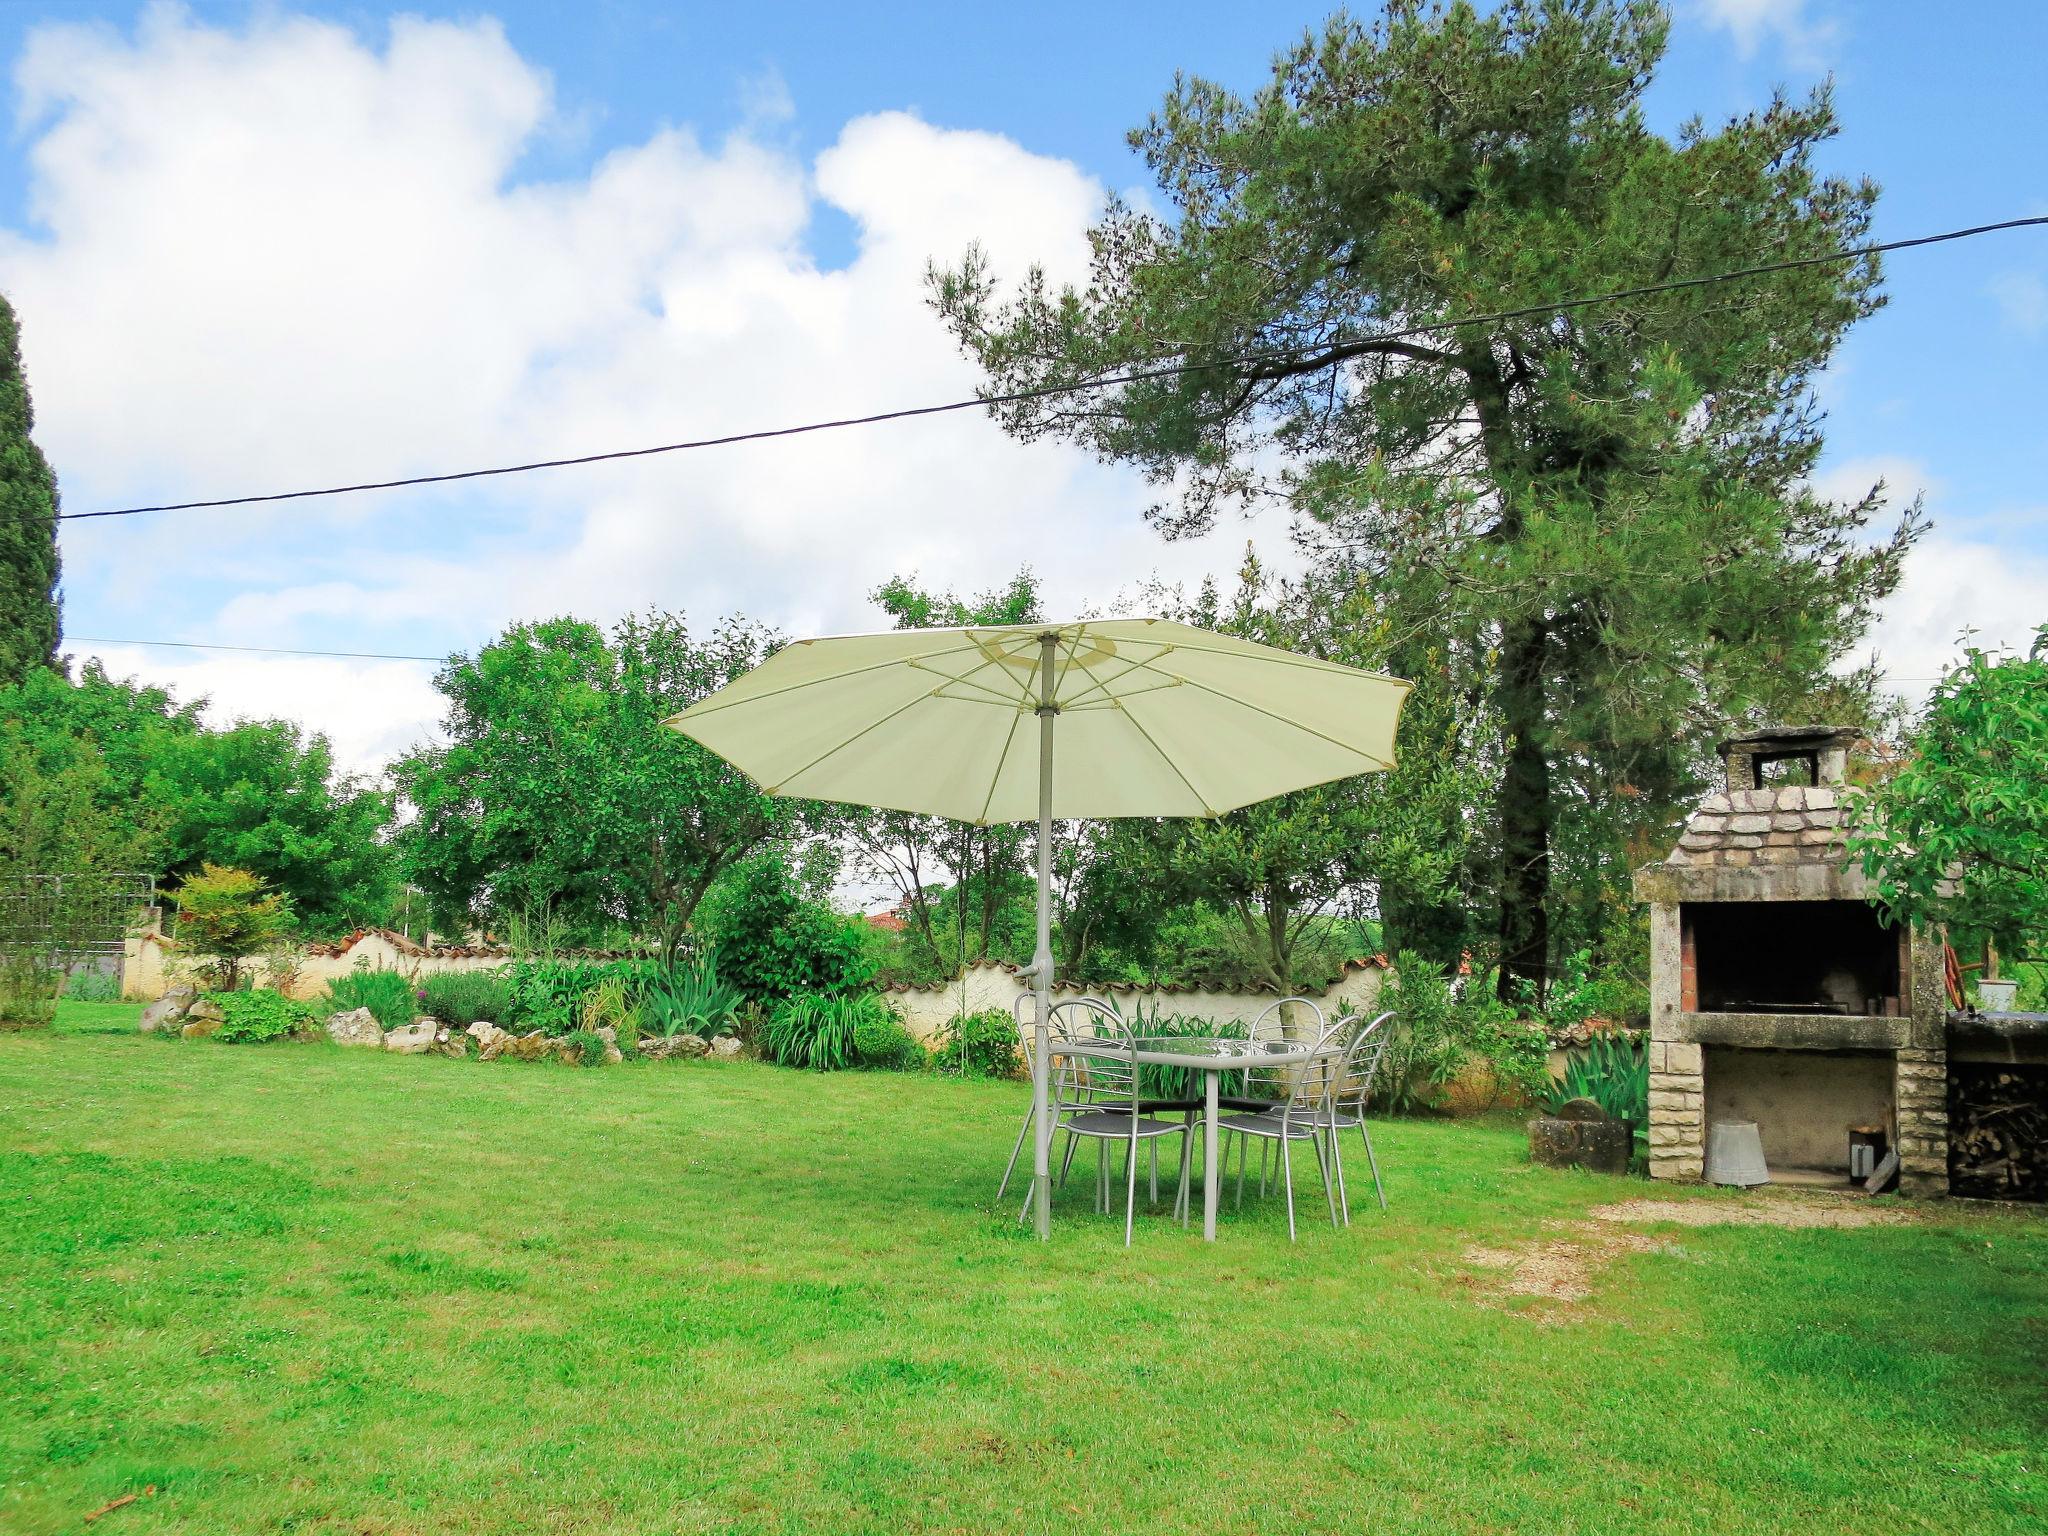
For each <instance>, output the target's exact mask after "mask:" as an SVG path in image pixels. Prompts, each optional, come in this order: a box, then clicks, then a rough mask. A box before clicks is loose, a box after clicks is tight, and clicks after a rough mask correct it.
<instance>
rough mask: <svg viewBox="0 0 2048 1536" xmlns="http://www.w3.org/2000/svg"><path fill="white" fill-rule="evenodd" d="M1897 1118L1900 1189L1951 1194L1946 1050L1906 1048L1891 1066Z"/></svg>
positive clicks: (1916, 1192)
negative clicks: (1949, 1186)
mask: <svg viewBox="0 0 2048 1536" xmlns="http://www.w3.org/2000/svg"><path fill="white" fill-rule="evenodd" d="M1893 1072H1894V1074H1895V1075H1894V1078H1893V1099H1894V1110H1893V1112H1894V1113H1895V1114H1896V1115H1897V1116H1898V1122H1899V1193H1901V1194H1905V1195H1945V1194H1947V1193H1948V1050H1947V1047H1946V1046H1945V1045H1942V1046H1927V1045H1917V1046H1908V1047H1906V1048H1904V1049H1902V1050H1901V1051H1900V1052H1899V1053H1898V1058H1897V1065H1896V1066H1895V1067H1894V1068H1893Z"/></svg>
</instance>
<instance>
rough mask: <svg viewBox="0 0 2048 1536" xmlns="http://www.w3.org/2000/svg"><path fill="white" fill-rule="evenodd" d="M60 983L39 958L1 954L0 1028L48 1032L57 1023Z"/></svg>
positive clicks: (10, 952) (20, 951)
mask: <svg viewBox="0 0 2048 1536" xmlns="http://www.w3.org/2000/svg"><path fill="white" fill-rule="evenodd" d="M63 981H64V978H63V977H62V976H61V975H60V974H58V972H57V971H56V970H55V969H54V968H53V967H51V966H50V965H48V964H47V963H46V962H45V961H44V960H43V958H42V957H41V956H39V955H35V954H32V953H30V952H29V951H27V950H24V949H10V950H4V951H0V1029H48V1028H49V1027H50V1026H51V1025H52V1024H54V1023H55V1022H56V1020H57V993H58V991H59V989H60V988H61V987H62V986H63Z"/></svg>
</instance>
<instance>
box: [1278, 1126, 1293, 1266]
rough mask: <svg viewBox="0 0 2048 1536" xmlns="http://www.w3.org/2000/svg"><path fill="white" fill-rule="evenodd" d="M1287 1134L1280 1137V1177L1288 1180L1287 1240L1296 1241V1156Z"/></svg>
mask: <svg viewBox="0 0 2048 1536" xmlns="http://www.w3.org/2000/svg"><path fill="white" fill-rule="evenodd" d="M1288 1140H1289V1138H1287V1137H1286V1136H1282V1137H1281V1138H1280V1177H1281V1178H1282V1179H1284V1180H1286V1182H1287V1241H1289V1242H1290V1243H1291V1242H1293V1241H1294V1158H1293V1156H1292V1155H1291V1154H1290V1152H1289V1150H1288V1145H1287V1143H1288Z"/></svg>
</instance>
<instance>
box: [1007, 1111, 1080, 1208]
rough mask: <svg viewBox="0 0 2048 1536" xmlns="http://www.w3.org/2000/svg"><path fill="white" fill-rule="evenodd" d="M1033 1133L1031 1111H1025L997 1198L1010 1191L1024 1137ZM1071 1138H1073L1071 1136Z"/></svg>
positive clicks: (1022, 1148)
mask: <svg viewBox="0 0 2048 1536" xmlns="http://www.w3.org/2000/svg"><path fill="white" fill-rule="evenodd" d="M1030 1134H1031V1111H1030V1110H1028V1109H1027V1110H1025V1111H1024V1123H1023V1124H1022V1125H1020V1126H1018V1127H1017V1144H1016V1145H1015V1146H1014V1147H1012V1148H1010V1161H1009V1162H1008V1164H1006V1165H1005V1166H1004V1168H1003V1182H1002V1183H1000V1184H998V1185H997V1186H996V1198H997V1199H998V1200H1000V1199H1002V1198H1003V1196H1004V1195H1005V1194H1007V1193H1008V1192H1009V1188H1010V1175H1011V1174H1013V1173H1015V1172H1016V1171H1017V1156H1018V1154H1019V1153H1021V1152H1022V1151H1023V1150H1024V1138H1025V1137H1026V1136H1028V1135H1030ZM1070 1139H1071V1138H1070Z"/></svg>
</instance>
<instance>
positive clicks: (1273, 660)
mask: <svg viewBox="0 0 2048 1536" xmlns="http://www.w3.org/2000/svg"><path fill="white" fill-rule="evenodd" d="M1146 643H1147V644H1151V645H1159V646H1163V647H1164V648H1165V649H1167V650H1171V651H1197V652H1200V653H1201V654H1202V655H1204V656H1234V657H1236V658H1237V659H1238V660H1239V661H1253V660H1255V661H1262V662H1266V663H1268V664H1269V665H1272V666H1276V667H1303V668H1306V669H1307V670H1308V671H1311V672H1333V673H1338V674H1345V673H1356V674H1357V675H1358V676H1360V677H1369V678H1372V679H1373V680H1374V681H1376V682H1382V683H1399V684H1400V685H1401V686H1402V687H1403V688H1413V687H1414V686H1415V684H1414V682H1413V680H1412V679H1409V678H1405V677H1396V676H1394V674H1393V673H1391V672H1372V671H1368V670H1367V669H1366V668H1364V667H1354V666H1352V665H1351V664H1350V663H1349V662H1344V661H1326V660H1325V659H1324V658H1322V657H1321V656H1303V655H1299V654H1298V653H1296V652H1294V651H1283V650H1281V649H1280V647H1279V646H1277V645H1264V644H1261V643H1260V642H1259V641H1257V640H1247V641H1245V644H1246V645H1256V646H1258V647H1259V654H1258V655H1257V656H1253V657H1248V656H1246V655H1245V653H1244V652H1243V651H1233V650H1226V649H1224V648H1223V647H1222V646H1219V645H1190V644H1187V643H1186V642H1184V641H1179V640H1174V641H1166V640H1156V641H1147V642H1146ZM1153 660H1155V661H1156V660H1158V658H1157V657H1156V656H1155V657H1154V658H1153Z"/></svg>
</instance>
